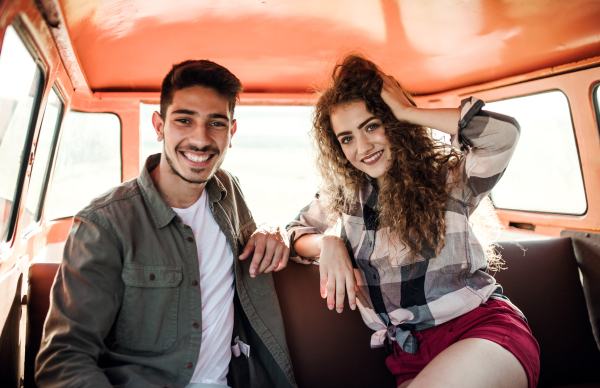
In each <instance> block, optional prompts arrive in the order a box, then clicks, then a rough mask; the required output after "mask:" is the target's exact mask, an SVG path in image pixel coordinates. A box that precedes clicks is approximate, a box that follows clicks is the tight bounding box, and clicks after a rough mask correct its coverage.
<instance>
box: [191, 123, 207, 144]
mask: <svg viewBox="0 0 600 388" xmlns="http://www.w3.org/2000/svg"><path fill="white" fill-rule="evenodd" d="M189 140H190V142H191V143H192V144H194V145H196V146H204V145H207V144H210V143H211V140H210V137H209V135H208V128H207V127H206V125H205V124H198V125H197V126H196V127H195V128H194V130H193V131H192V133H191V135H190V139H189ZM198 148H202V147H198Z"/></svg>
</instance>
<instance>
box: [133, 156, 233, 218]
mask: <svg viewBox="0 0 600 388" xmlns="http://www.w3.org/2000/svg"><path fill="white" fill-rule="evenodd" d="M160 158H161V154H154V155H150V156H149V157H148V159H146V164H145V165H144V168H142V171H140V175H139V176H138V177H137V182H138V186H139V188H140V191H141V193H142V198H143V199H144V202H145V203H146V207H147V208H148V210H149V212H150V216H151V218H152V221H153V222H154V226H155V227H157V228H159V229H160V228H163V227H165V226H167V225H168V224H169V223H170V222H171V221H172V220H173V218H175V217H176V216H177V213H175V211H174V210H173V209H172V208H171V206H169V205H168V204H167V202H165V200H164V199H163V198H162V197H161V196H160V194H159V193H158V190H157V189H156V186H155V185H154V181H153V180H152V177H151V176H150V172H151V171H152V170H154V169H155V168H156V167H157V166H158V164H159V163H160ZM204 189H205V190H207V193H208V200H209V202H210V203H214V202H218V201H220V200H222V199H224V198H225V197H226V196H227V190H226V189H225V186H223V183H221V181H220V180H219V178H217V176H216V174H215V175H213V177H212V178H210V180H209V181H208V182H206V186H205V188H204Z"/></svg>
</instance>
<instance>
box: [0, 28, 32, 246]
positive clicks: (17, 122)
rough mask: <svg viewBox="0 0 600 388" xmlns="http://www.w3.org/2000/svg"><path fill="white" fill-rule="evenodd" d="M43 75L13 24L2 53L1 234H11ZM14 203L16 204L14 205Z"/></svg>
mask: <svg viewBox="0 0 600 388" xmlns="http://www.w3.org/2000/svg"><path fill="white" fill-rule="evenodd" d="M41 82H42V76H41V72H40V70H39V68H38V67H37V65H36V64H35V61H34V60H33V58H32V57H31V55H30V54H29V51H27V48H26V47H25V45H24V44H23V42H22V41H21V39H20V38H19V36H18V35H17V33H16V31H15V30H14V28H13V27H12V26H9V27H8V28H7V29H6V33H5V35H4V40H3V42H2V53H1V55H0V182H1V184H0V238H1V241H7V240H10V239H11V238H12V233H13V227H14V223H15V220H16V216H17V214H16V213H17V211H18V208H19V206H18V200H19V198H20V194H21V190H20V189H21V186H22V183H23V180H24V175H25V169H26V168H27V163H28V161H29V151H30V149H31V144H30V143H31V136H32V129H33V126H34V125H33V124H34V121H35V118H36V117H37V107H38V104H39V101H38V100H39V98H38V96H37V95H38V90H41V87H40V86H41ZM13 205H15V206H13Z"/></svg>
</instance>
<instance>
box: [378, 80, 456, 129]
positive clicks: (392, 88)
mask: <svg viewBox="0 0 600 388" xmlns="http://www.w3.org/2000/svg"><path fill="white" fill-rule="evenodd" d="M380 75H381V79H382V80H383V87H382V89H381V98H382V99H383V101H384V102H385V103H386V104H387V105H388V106H389V107H390V109H391V110H392V113H393V114H394V116H396V118H397V119H398V120H402V121H408V122H409V123H413V124H417V125H422V126H424V127H429V128H435V129H437V130H439V131H442V132H445V133H447V134H449V135H451V136H454V135H456V134H457V133H458V121H459V120H460V110H459V109H458V108H442V109H422V108H417V107H416V106H413V105H412V104H411V103H410V101H409V100H408V98H406V95H405V94H404V91H403V89H402V87H401V86H400V84H399V83H398V82H397V81H396V80H395V79H394V77H391V76H388V75H386V74H383V73H380Z"/></svg>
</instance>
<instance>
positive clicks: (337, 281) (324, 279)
mask: <svg viewBox="0 0 600 388" xmlns="http://www.w3.org/2000/svg"><path fill="white" fill-rule="evenodd" d="M319 245H320V246H321V247H320V248H321V254H320V260H319V263H320V268H319V271H320V274H321V282H320V289H321V296H322V297H323V298H327V307H329V309H330V310H333V307H334V306H335V308H336V311H337V312H338V313H341V312H342V310H343V309H344V298H345V294H346V292H348V303H349V304H350V308H351V309H352V310H354V309H355V308H356V279H355V278H354V270H353V269H352V262H351V261H350V256H349V255H348V250H347V249H346V245H345V244H344V241H343V240H342V239H341V238H339V237H337V236H322V238H321V239H320V242H319Z"/></svg>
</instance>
